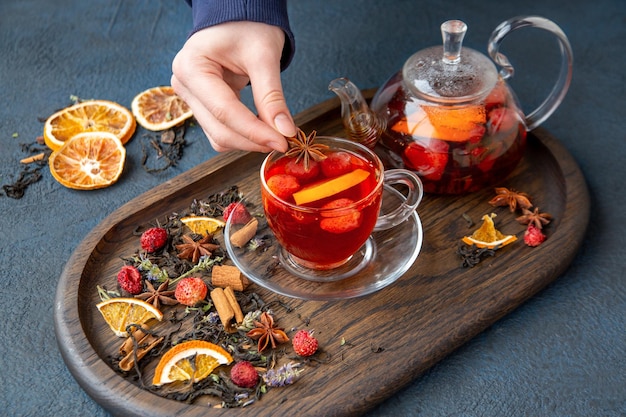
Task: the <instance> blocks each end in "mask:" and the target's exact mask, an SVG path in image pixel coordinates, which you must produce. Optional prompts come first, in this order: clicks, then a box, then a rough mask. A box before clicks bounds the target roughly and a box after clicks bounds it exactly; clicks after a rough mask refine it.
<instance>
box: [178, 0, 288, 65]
mask: <svg viewBox="0 0 626 417" xmlns="http://www.w3.org/2000/svg"><path fill="white" fill-rule="evenodd" d="M186 1H187V3H189V4H190V5H191V8H192V13H193V29H192V31H191V33H190V36H191V35H192V34H194V33H195V32H197V31H199V30H200V29H204V28H207V27H209V26H214V25H217V24H219V23H224V22H233V21H250V22H260V23H267V24H269V25H272V26H278V27H280V28H281V29H282V30H283V31H284V32H285V47H284V49H283V55H282V58H281V61H280V63H281V70H284V69H285V68H287V66H288V65H289V63H290V62H291V60H292V58H293V55H294V54H295V51H296V42H295V39H294V36H293V32H292V31H291V28H290V27H289V16H288V15H287V0H186Z"/></svg>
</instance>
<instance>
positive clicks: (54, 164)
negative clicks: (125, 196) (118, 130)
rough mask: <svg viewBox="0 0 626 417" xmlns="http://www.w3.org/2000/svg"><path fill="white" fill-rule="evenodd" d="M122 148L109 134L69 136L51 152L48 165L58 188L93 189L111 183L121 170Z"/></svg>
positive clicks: (118, 141)
mask: <svg viewBox="0 0 626 417" xmlns="http://www.w3.org/2000/svg"><path fill="white" fill-rule="evenodd" d="M125 160H126V149H125V148H124V145H122V142H120V140H119V139H118V138H117V137H116V136H115V135H114V134H112V133H107V132H85V133H80V134H78V135H76V136H73V137H72V138H71V139H69V140H68V141H67V142H65V144H63V146H61V148H60V149H59V150H58V151H55V152H52V154H51V155H50V158H49V159H48V166H49V167H50V173H51V174H52V176H53V177H54V178H55V179H56V180H57V181H58V182H60V183H61V184H62V185H64V186H66V187H68V188H73V189H76V190H95V189H96V188H104V187H108V186H109V185H111V184H114V183H115V182H116V181H117V180H118V178H119V177H120V175H121V174H122V171H123V169H124V161H125Z"/></svg>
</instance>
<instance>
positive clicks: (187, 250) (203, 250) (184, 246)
mask: <svg viewBox="0 0 626 417" xmlns="http://www.w3.org/2000/svg"><path fill="white" fill-rule="evenodd" d="M212 238H213V237H212V236H211V235H207V236H203V237H202V239H200V240H198V241H195V240H193V238H192V237H191V236H189V235H183V241H184V242H185V243H181V244H180V245H176V250H177V251H178V257H179V258H180V259H189V260H191V262H193V263H196V262H198V260H199V259H200V257H202V256H211V253H212V252H213V251H214V250H215V249H217V248H219V245H216V244H214V243H211V239H212Z"/></svg>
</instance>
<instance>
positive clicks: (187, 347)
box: [152, 340, 233, 385]
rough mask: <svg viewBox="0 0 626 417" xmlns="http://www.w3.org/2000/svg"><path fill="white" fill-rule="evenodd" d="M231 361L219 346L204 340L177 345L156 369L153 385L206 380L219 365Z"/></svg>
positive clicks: (166, 354)
mask: <svg viewBox="0 0 626 417" xmlns="http://www.w3.org/2000/svg"><path fill="white" fill-rule="evenodd" d="M232 361H233V357H232V356H230V354H229V353H228V352H226V351H225V350H224V349H223V348H221V347H220V346H218V345H216V344H213V343H211V342H206V341H204V340H190V341H187V342H182V343H179V344H178V345H176V346H174V347H173V348H171V349H170V350H168V351H167V352H166V353H165V355H163V357H161V360H160V361H159V364H158V365H157V367H156V370H155V372H154V378H153V380H152V384H153V385H163V384H167V383H170V382H174V381H191V382H198V381H201V380H203V379H204V378H206V377H207V376H209V375H210V374H211V372H213V371H214V370H215V368H217V367H218V366H220V365H228V364H229V363H231V362H232Z"/></svg>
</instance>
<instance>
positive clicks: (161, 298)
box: [135, 280, 178, 309]
mask: <svg viewBox="0 0 626 417" xmlns="http://www.w3.org/2000/svg"><path fill="white" fill-rule="evenodd" d="M169 284H170V281H169V280H165V282H163V283H162V284H161V285H159V286H158V287H157V288H154V285H152V283H151V282H150V281H148V280H146V288H147V289H148V291H146V292H144V293H141V294H139V295H136V296H135V298H139V299H141V300H144V301H145V302H147V303H151V304H152V305H153V306H154V308H157V309H158V308H160V305H161V304H164V305H166V306H173V305H176V304H178V301H177V300H176V299H175V298H173V297H172V296H173V295H174V290H168V286H169Z"/></svg>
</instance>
